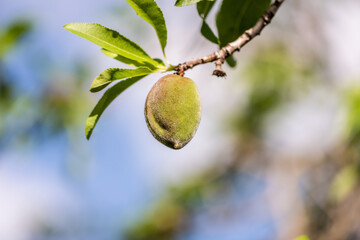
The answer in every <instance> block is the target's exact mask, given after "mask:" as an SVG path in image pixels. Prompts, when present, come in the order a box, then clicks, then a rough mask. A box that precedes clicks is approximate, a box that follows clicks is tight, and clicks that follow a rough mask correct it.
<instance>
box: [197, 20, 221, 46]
mask: <svg viewBox="0 0 360 240" xmlns="http://www.w3.org/2000/svg"><path fill="white" fill-rule="evenodd" d="M200 32H201V34H202V35H203V36H204V37H205V38H206V39H207V40H209V41H210V42H212V43H215V44H220V41H219V39H218V38H217V36H216V35H215V34H214V32H213V31H212V30H211V28H210V27H209V25H208V24H207V23H206V22H205V20H204V21H203V22H202V25H201V29H200Z"/></svg>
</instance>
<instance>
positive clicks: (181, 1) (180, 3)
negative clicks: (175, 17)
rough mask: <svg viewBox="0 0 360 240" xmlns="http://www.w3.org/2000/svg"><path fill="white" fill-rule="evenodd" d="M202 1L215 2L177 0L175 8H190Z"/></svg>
mask: <svg viewBox="0 0 360 240" xmlns="http://www.w3.org/2000/svg"><path fill="white" fill-rule="evenodd" d="M201 1H214V0H176V2H175V6H176V7H184V6H189V5H192V4H195V3H198V2H201Z"/></svg>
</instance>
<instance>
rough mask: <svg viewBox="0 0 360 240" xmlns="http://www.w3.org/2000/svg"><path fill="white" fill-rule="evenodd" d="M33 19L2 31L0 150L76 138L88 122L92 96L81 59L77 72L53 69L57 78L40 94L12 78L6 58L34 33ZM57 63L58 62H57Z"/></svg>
mask: <svg viewBox="0 0 360 240" xmlns="http://www.w3.org/2000/svg"><path fill="white" fill-rule="evenodd" d="M31 26H32V22H31V20H15V21H13V22H10V23H9V24H8V26H5V27H3V28H2V29H1V31H0V116H1V118H0V149H2V148H10V147H11V146H17V145H18V144H20V145H23V144H25V145H26V144H27V143H31V142H32V140H34V138H35V139H38V140H40V142H42V141H45V140H46V139H47V138H48V137H52V136H56V135H58V134H62V133H64V132H65V134H66V135H67V136H68V137H69V138H70V139H72V140H75V138H76V134H74V131H73V130H74V128H77V127H78V126H79V124H81V123H82V122H83V121H84V114H85V112H84V106H87V105H88V104H89V102H91V101H90V98H89V96H88V94H87V93H86V92H84V83H85V81H86V80H87V78H88V77H89V76H88V69H87V67H86V66H85V65H84V64H82V63H80V62H78V63H75V64H74V66H75V67H74V68H73V72H68V73H60V74H59V73H58V72H57V73H54V72H49V73H48V75H47V77H48V78H49V79H54V81H46V84H45V85H43V86H40V87H38V90H39V93H38V94H36V95H35V94H32V93H31V92H28V93H26V92H25V93H24V92H23V91H24V90H20V86H19V84H18V82H17V81H15V80H14V79H12V73H11V71H10V70H8V68H7V66H6V64H5V61H4V59H5V58H6V57H8V56H10V55H11V54H12V51H13V50H16V48H17V46H18V45H20V44H23V39H24V38H26V37H27V36H28V35H30V34H31V32H32V27H31ZM54 64H55V63H54Z"/></svg>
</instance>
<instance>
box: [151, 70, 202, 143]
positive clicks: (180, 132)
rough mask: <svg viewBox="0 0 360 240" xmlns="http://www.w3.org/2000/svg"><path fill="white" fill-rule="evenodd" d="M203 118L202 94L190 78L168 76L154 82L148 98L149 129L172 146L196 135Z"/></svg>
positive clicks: (161, 140) (158, 138)
mask: <svg viewBox="0 0 360 240" xmlns="http://www.w3.org/2000/svg"><path fill="white" fill-rule="evenodd" d="M200 118H201V103H200V95H199V91H198V89H197V87H196V85H195V83H194V82H193V81H192V80H191V79H190V78H186V77H181V76H179V75H173V74H172V75H166V76H164V77H162V78H160V79H159V80H158V81H157V82H156V83H155V85H154V86H153V87H152V89H151V90H150V92H149V94H148V96H147V98H146V103H145V119H146V123H147V125H148V128H149V130H150V132H151V133H152V135H153V136H154V137H155V138H156V139H157V140H159V141H160V142H161V143H163V144H165V145H166V146H168V147H170V148H173V149H180V148H182V147H184V146H185V145H186V144H187V143H188V142H189V141H190V140H191V139H192V138H193V136H194V135H195V132H196V130H197V128H198V126H199V123H200Z"/></svg>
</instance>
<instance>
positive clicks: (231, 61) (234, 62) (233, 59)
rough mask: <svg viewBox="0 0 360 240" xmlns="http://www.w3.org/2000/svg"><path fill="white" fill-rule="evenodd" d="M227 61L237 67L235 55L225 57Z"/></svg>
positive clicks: (231, 65)
mask: <svg viewBox="0 0 360 240" xmlns="http://www.w3.org/2000/svg"><path fill="white" fill-rule="evenodd" d="M225 61H226V63H227V64H229V66H230V67H235V66H236V60H235V58H234V56H233V55H231V56H228V57H227V58H226V59H225Z"/></svg>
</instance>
